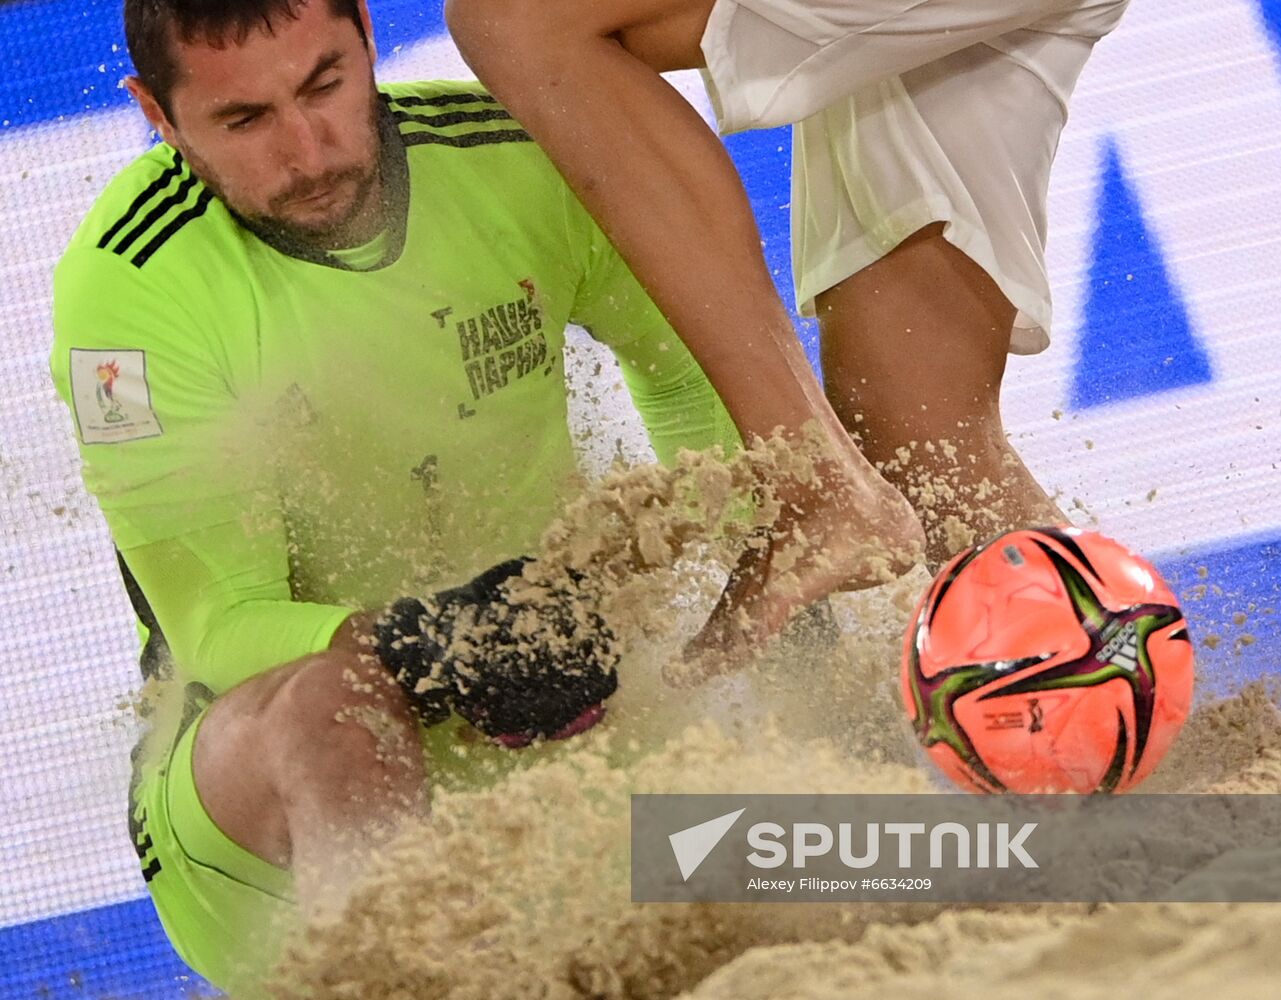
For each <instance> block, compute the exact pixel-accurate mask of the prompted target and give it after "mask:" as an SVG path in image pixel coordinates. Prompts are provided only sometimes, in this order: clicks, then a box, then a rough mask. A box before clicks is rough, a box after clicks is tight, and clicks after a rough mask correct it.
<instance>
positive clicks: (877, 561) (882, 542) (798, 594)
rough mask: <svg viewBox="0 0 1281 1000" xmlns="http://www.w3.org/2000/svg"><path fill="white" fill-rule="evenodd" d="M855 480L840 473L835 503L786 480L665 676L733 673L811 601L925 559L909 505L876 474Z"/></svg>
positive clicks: (871, 583) (682, 682) (682, 680)
mask: <svg viewBox="0 0 1281 1000" xmlns="http://www.w3.org/2000/svg"><path fill="white" fill-rule="evenodd" d="M867 471H868V472H871V468H870V466H869V467H868V470H867ZM872 477H875V478H874V479H873V478H872ZM861 478H862V481H861V482H855V483H850V482H849V480H848V479H847V480H846V483H847V484H848V485H847V486H846V487H844V488H842V489H841V490H840V495H841V499H840V500H837V501H834V500H832V499H831V498H830V492H828V493H823V492H820V490H819V489H818V488H817V487H818V486H821V483H816V484H815V485H814V486H813V487H812V488H810V489H808V490H806V491H805V493H806V494H808V495H801V494H800V493H798V491H797V490H796V488H795V486H794V485H792V486H789V487H788V489H787V492H788V493H790V494H792V495H791V496H788V498H787V502H785V503H784V504H783V506H782V509H781V513H780V515H779V517H778V519H777V520H776V521H775V523H774V524H773V525H772V526H771V527H770V528H768V529H765V530H762V531H761V532H759V533H757V534H756V535H754V536H753V537H752V538H751V539H749V541H748V545H747V548H746V550H745V551H744V552H743V554H742V556H741V557H740V558H739V561H738V565H737V566H735V567H734V570H733V572H732V573H731V574H730V579H729V582H728V584H727V585H726V587H725V590H724V592H723V593H722V594H721V597H720V600H718V601H717V603H716V607H715V608H713V609H712V613H711V616H710V617H709V618H708V620H707V623H706V624H705V625H704V626H703V628H702V630H701V631H700V632H699V633H698V635H697V636H695V637H694V638H693V639H692V640H691V641H690V642H689V644H688V645H687V646H686V647H685V661H684V662H682V663H678V664H672V665H670V666H669V667H668V668H667V669H666V670H665V671H664V678H665V679H666V680H667V681H668V683H670V684H672V685H674V686H677V687H683V686H689V685H692V684H698V683H701V682H702V681H704V680H706V679H708V678H709V677H712V676H715V675H718V674H723V673H728V672H731V671H733V670H735V669H737V668H738V667H740V666H742V665H744V664H746V663H747V662H749V661H750V660H751V659H752V657H753V656H754V654H755V653H756V652H757V651H758V650H759V649H760V647H761V646H762V645H763V644H764V643H765V642H766V641H768V640H769V639H770V638H771V637H773V636H775V635H777V634H778V633H779V632H781V631H782V630H783V628H784V627H785V626H786V625H787V623H788V621H789V620H790V619H791V618H792V616H793V615H794V614H796V613H797V612H799V611H801V610H803V609H804V608H806V607H808V606H809V605H811V604H813V603H814V602H815V601H817V600H820V599H822V598H824V597H826V596H827V595H829V594H831V593H833V592H834V591H838V590H861V589H864V588H867V587H875V586H879V585H881V584H883V583H888V582H890V581H891V580H893V579H895V578H897V577H899V576H902V575H903V574H904V573H906V572H908V570H910V569H911V568H912V567H913V566H915V565H916V564H917V563H919V562H921V561H922V560H923V559H924V551H925V535H924V532H923V531H922V529H921V525H920V522H919V521H918V520H917V518H916V515H915V514H914V513H913V512H912V508H911V507H910V505H909V504H908V502H907V501H906V500H905V499H904V498H903V496H902V495H901V494H899V493H898V491H897V490H895V489H894V488H893V487H892V486H890V485H889V484H888V483H887V482H885V481H884V480H883V479H881V478H880V477H879V476H878V475H876V473H875V472H871V476H862V477H861ZM829 481H830V480H829Z"/></svg>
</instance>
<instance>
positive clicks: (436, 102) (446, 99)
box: [387, 93, 498, 108]
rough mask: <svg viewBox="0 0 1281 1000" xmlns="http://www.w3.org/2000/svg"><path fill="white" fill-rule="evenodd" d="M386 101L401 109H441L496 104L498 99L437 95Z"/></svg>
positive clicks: (465, 95)
mask: <svg viewBox="0 0 1281 1000" xmlns="http://www.w3.org/2000/svg"><path fill="white" fill-rule="evenodd" d="M387 100H388V101H390V102H391V103H392V104H398V105H400V106H401V107H402V108H443V107H446V106H447V105H450V104H497V103H498V98H496V97H491V96H490V95H489V94H466V93H464V94H437V95H436V96H434V97H413V96H410V97H392V96H391V95H390V94H389V95H387Z"/></svg>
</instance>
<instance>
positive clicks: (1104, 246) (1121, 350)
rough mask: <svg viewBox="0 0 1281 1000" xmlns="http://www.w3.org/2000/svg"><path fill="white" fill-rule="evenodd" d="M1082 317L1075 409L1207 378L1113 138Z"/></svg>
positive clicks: (1199, 348)
mask: <svg viewBox="0 0 1281 1000" xmlns="http://www.w3.org/2000/svg"><path fill="white" fill-rule="evenodd" d="M1082 319H1083V322H1082V324H1081V337H1080V343H1079V346H1078V351H1079V353H1078V356H1077V361H1076V370H1075V372H1074V376H1073V380H1072V405H1073V406H1074V407H1076V408H1078V409H1080V408H1085V407H1090V406H1101V405H1103V404H1106V403H1115V402H1120V401H1122V400H1128V399H1135V398H1137V397H1141V396H1149V395H1152V394H1153V393H1158V392H1164V391H1165V390H1167V389H1178V388H1182V387H1184V386H1189V385H1198V384H1200V383H1203V382H1209V381H1211V380H1212V379H1213V375H1212V374H1211V372H1210V359H1209V356H1208V355H1207V354H1206V352H1205V349H1204V348H1203V347H1202V346H1201V345H1200V343H1198V341H1197V338H1196V336H1195V335H1194V334H1193V332H1192V327H1191V324H1190V323H1189V322H1188V313H1187V309H1185V308H1184V305H1183V299H1182V297H1181V296H1180V294H1179V290H1178V289H1177V288H1176V287H1175V286H1174V285H1173V284H1172V283H1171V281H1170V275H1169V273H1168V272H1167V270H1166V267H1165V260H1164V258H1163V257H1162V254H1161V247H1160V244H1159V243H1158V242H1157V239H1156V236H1155V235H1154V234H1153V233H1152V232H1151V231H1150V230H1149V229H1148V226H1147V223H1146V221H1145V220H1144V218H1143V208H1142V206H1141V205H1140V204H1139V200H1138V197H1137V195H1136V193H1135V191H1134V188H1133V186H1132V184H1131V182H1130V180H1129V178H1128V177H1127V176H1126V173H1125V168H1124V166H1123V165H1122V163H1121V155H1120V152H1119V151H1118V150H1117V147H1116V143H1115V141H1113V140H1111V139H1109V140H1108V142H1107V144H1106V146H1105V147H1104V153H1103V177H1102V182H1101V184H1100V188H1099V200H1098V205H1097V211H1096V214H1095V229H1094V237H1093V240H1092V245H1091V264H1090V273H1089V287H1088V291H1087V293H1086V300H1085V310H1084V315H1083V317H1082Z"/></svg>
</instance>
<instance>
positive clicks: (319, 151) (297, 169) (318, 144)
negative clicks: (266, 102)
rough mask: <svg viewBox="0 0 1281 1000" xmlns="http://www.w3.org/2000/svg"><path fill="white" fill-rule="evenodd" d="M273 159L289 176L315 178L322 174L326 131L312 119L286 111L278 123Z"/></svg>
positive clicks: (297, 111) (299, 111) (296, 111)
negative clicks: (274, 158) (277, 136)
mask: <svg viewBox="0 0 1281 1000" xmlns="http://www.w3.org/2000/svg"><path fill="white" fill-rule="evenodd" d="M280 124H281V128H280V133H279V139H278V143H279V145H278V148H277V152H276V155H277V158H278V160H279V162H280V163H281V164H282V165H284V166H286V167H288V168H289V169H290V171H291V172H293V173H297V174H300V175H302V176H304V177H315V176H317V175H319V174H322V173H324V171H325V146H326V145H327V144H328V141H327V130H326V129H325V126H324V122H323V121H322V120H321V119H320V118H319V116H316V115H309V114H307V113H306V112H305V111H304V110H303V109H302V108H299V107H297V106H295V107H291V108H289V109H287V110H286V111H285V112H284V113H283V114H282V115H281V120H280Z"/></svg>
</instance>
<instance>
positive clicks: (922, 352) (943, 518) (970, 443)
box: [817, 224, 1067, 565]
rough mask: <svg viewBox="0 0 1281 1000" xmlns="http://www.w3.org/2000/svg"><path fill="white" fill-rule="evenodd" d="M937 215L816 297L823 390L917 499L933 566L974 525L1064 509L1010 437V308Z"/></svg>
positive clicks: (992, 527)
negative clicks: (1005, 409) (1006, 405)
mask: <svg viewBox="0 0 1281 1000" xmlns="http://www.w3.org/2000/svg"><path fill="white" fill-rule="evenodd" d="M942 229H943V227H942V224H937V225H933V226H929V227H927V228H926V229H923V230H921V231H920V232H918V233H916V234H915V235H913V236H911V237H910V238H908V239H907V240H906V241H904V242H903V243H902V244H900V245H899V246H898V247H897V248H896V249H895V250H893V251H892V252H891V253H889V254H888V255H887V256H885V257H884V258H882V259H881V260H879V261H877V262H876V263H875V264H873V265H871V266H870V267H868V268H866V269H864V270H863V271H860V272H859V273H857V274H855V275H853V276H851V277H849V278H847V279H846V280H845V281H843V282H841V283H840V284H839V285H837V286H836V287H834V288H832V289H830V290H829V291H827V292H825V293H823V294H822V295H820V296H819V297H818V302H817V304H818V314H819V319H820V323H821V325H822V337H823V340H822V344H823V371H824V373H825V375H826V390H827V394H828V398H829V399H830V400H831V401H832V405H833V407H834V408H835V409H836V412H837V413H838V414H839V415H840V417H841V420H842V422H843V423H844V424H845V426H846V427H848V428H849V429H850V431H851V433H852V434H854V435H855V437H856V438H857V439H858V440H859V442H860V445H861V447H862V448H863V452H864V454H865V455H867V457H868V458H869V459H871V460H872V461H873V462H875V463H877V466H878V467H880V468H883V470H884V473H885V475H886V476H887V478H889V480H890V481H891V482H892V483H894V484H895V485H896V486H898V487H899V489H901V490H902V491H903V492H904V494H905V495H906V496H907V497H908V498H909V500H911V502H912V504H913V506H914V507H915V508H916V511H917V513H918V515H920V517H921V521H922V523H923V524H924V526H925V531H926V538H927V543H928V554H929V559H930V562H931V563H932V564H935V565H937V564H938V563H941V562H943V561H945V560H946V559H947V558H949V557H950V556H951V555H953V554H954V553H955V552H956V551H957V550H958V549H959V548H961V547H962V546H963V545H964V544H966V543H967V539H968V538H970V537H971V536H977V538H979V539H982V538H985V537H987V536H989V535H992V534H994V533H996V532H998V531H1002V530H1005V529H1007V528H1014V527H1028V526H1031V525H1035V524H1052V523H1060V522H1063V521H1066V520H1067V518H1066V517H1065V516H1064V515H1063V513H1062V512H1061V511H1060V510H1059V509H1058V508H1057V507H1056V506H1055V505H1054V503H1053V501H1051V500H1050V498H1049V497H1048V496H1046V494H1045V491H1044V490H1042V489H1041V487H1040V486H1039V485H1038V484H1037V482H1036V480H1034V479H1033V478H1032V474H1031V473H1030V472H1029V471H1028V469H1027V467H1026V466H1025V465H1024V464H1023V462H1022V461H1021V460H1020V459H1019V457H1018V455H1017V454H1016V453H1015V452H1014V449H1013V448H1011V447H1010V444H1009V441H1008V440H1006V437H1005V430H1004V428H1003V426H1002V424H1001V412H1000V389H1001V378H1002V376H1003V375H1004V373H1005V361H1006V356H1007V352H1008V350H1009V345H1010V333H1011V330H1012V328H1013V324H1014V314H1015V310H1014V307H1013V306H1012V305H1011V304H1010V303H1009V302H1008V301H1007V300H1006V299H1005V297H1004V295H1002V294H1001V291H1000V289H999V288H998V287H997V285H996V283H995V282H994V281H993V280H992V279H991V278H990V277H989V276H988V275H987V273H986V272H985V271H983V269H982V268H980V267H979V266H978V265H977V264H975V263H974V262H973V261H972V260H970V259H969V258H968V257H967V256H965V254H963V253H962V252H961V251H960V250H958V249H956V248H955V247H954V246H952V245H951V244H950V243H948V242H947V241H946V240H945V239H944V238H943V236H942Z"/></svg>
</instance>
